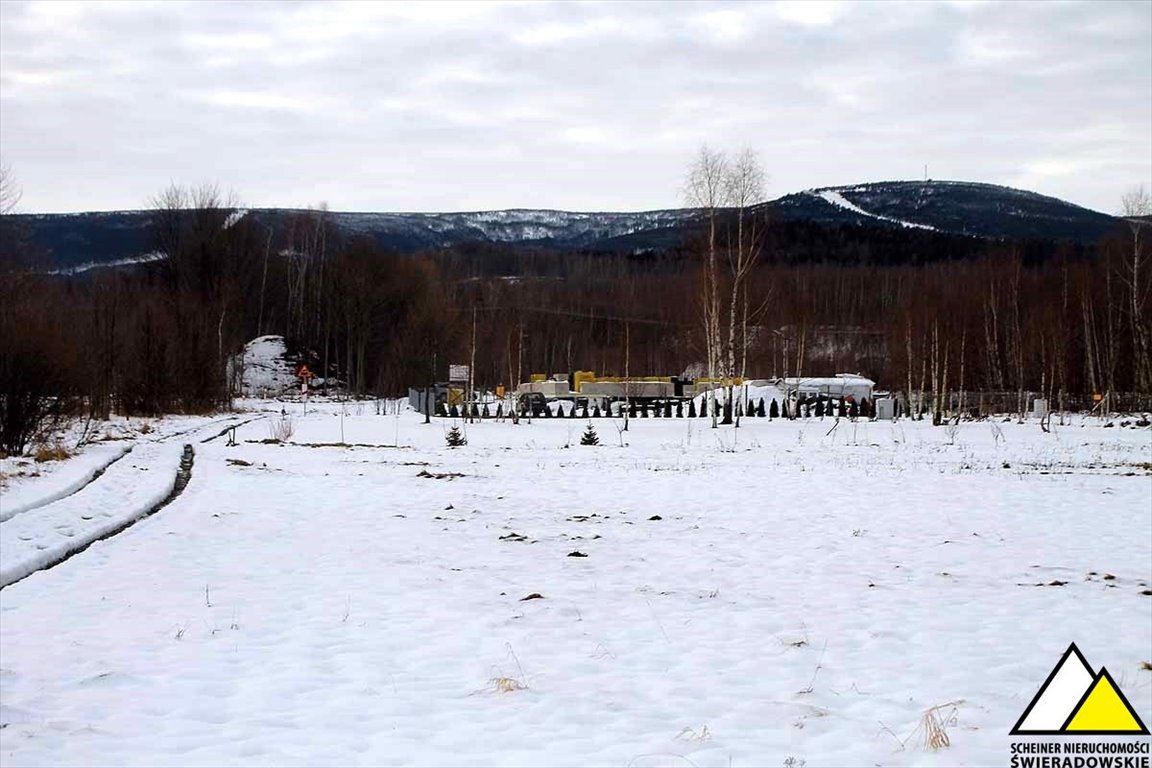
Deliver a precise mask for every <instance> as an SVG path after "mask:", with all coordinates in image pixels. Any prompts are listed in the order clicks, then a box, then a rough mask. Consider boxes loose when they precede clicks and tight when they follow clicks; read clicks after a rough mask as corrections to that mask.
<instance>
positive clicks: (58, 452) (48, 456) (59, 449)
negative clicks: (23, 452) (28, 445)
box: [32, 441, 72, 464]
mask: <svg viewBox="0 0 1152 768" xmlns="http://www.w3.org/2000/svg"><path fill="white" fill-rule="evenodd" d="M71 457H72V453H71V452H70V451H69V450H68V449H67V448H65V447H64V445H63V444H62V443H60V442H59V441H57V442H55V443H53V444H52V445H48V444H47V443H45V444H42V445H38V446H36V448H35V450H34V451H33V453H32V458H33V459H34V460H35V461H36V463H37V464H43V463H44V462H46V461H63V460H64V459H68V458H71Z"/></svg>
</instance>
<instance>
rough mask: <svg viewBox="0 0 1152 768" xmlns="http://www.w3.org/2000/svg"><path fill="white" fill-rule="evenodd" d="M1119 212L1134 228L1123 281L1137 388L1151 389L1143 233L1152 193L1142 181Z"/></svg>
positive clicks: (1150, 224)
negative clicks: (1126, 297)
mask: <svg viewBox="0 0 1152 768" xmlns="http://www.w3.org/2000/svg"><path fill="white" fill-rule="evenodd" d="M1120 215H1121V216H1122V217H1124V219H1125V220H1126V221H1127V222H1128V226H1129V228H1130V229H1131V230H1132V260H1131V261H1129V262H1127V263H1126V264H1125V272H1124V275H1123V278H1124V282H1125V283H1127V285H1128V313H1129V315H1130V318H1129V319H1130V322H1131V324H1132V354H1133V361H1132V363H1133V368H1134V369H1135V371H1134V372H1135V374H1136V376H1135V378H1136V388H1137V389H1138V390H1140V391H1141V392H1148V391H1150V390H1152V349H1150V348H1149V347H1150V345H1152V340H1150V339H1149V336H1150V335H1152V330H1150V329H1149V328H1148V323H1147V321H1146V320H1145V318H1144V306H1145V305H1146V304H1147V302H1148V295H1149V293H1150V292H1152V281H1150V280H1149V279H1148V276H1147V273H1146V271H1145V270H1144V261H1145V259H1146V257H1147V254H1146V253H1145V252H1144V251H1145V250H1146V249H1145V248H1144V243H1143V242H1142V240H1143V237H1142V236H1143V235H1144V234H1145V230H1148V229H1149V228H1152V220H1150V219H1149V217H1152V197H1149V195H1148V192H1147V190H1145V189H1144V186H1143V185H1141V186H1139V187H1137V188H1135V189H1132V190H1129V191H1128V192H1127V193H1125V194H1124V196H1123V198H1121V203H1120Z"/></svg>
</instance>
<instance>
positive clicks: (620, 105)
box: [0, 0, 1152, 212]
mask: <svg viewBox="0 0 1152 768" xmlns="http://www.w3.org/2000/svg"><path fill="white" fill-rule="evenodd" d="M704 143H707V144H709V145H712V146H714V147H718V148H725V149H730V150H738V149H740V148H742V147H745V146H747V147H751V148H752V149H754V150H756V151H758V152H759V153H760V155H761V156H762V158H763V161H764V165H765V167H766V169H767V171H768V174H769V176H770V182H769V189H768V193H769V196H770V197H778V196H780V195H783V194H787V193H790V192H795V191H798V190H801V189H806V188H812V187H818V186H828V185H837V184H852V183H857V182H863V181H879V180H886V179H918V178H921V177H922V176H923V174H924V165H925V164H927V165H928V175H929V176H930V177H931V178H937V179H964V180H973V181H987V182H992V183H997V184H1005V185H1009V186H1014V187H1020V188H1024V189H1030V190H1034V191H1037V192H1041V193H1044V194H1048V195H1053V196H1056V197H1060V198H1064V199H1066V200H1070V201H1072V202H1075V203H1078V204H1080V205H1084V206H1087V207H1090V208H1095V209H1097V210H1103V211H1108V212H1114V211H1115V210H1116V209H1117V206H1118V203H1119V198H1120V195H1121V194H1122V193H1123V192H1124V191H1125V190H1126V189H1128V188H1131V187H1133V186H1135V185H1138V184H1141V183H1143V184H1145V185H1146V186H1148V185H1152V2H1150V1H1149V0H1136V1H1135V2H1119V1H1112V2H1109V1H1107V0H1104V1H1101V0H1095V1H1093V2H1084V3H1076V2H1072V3H1061V4H1056V3H1050V2H1045V3H1027V2H1007V3H1003V4H997V3H978V4H967V3H941V4H932V3H927V2H914V3H910V4H906V5H905V4H898V3H895V2H883V3H879V4H875V5H870V4H864V3H823V2H798V3H793V2H781V3H775V4H753V3H744V2H741V3H733V4H723V3H716V2H709V3H700V4H695V3H686V2H685V3H668V4H658V3H653V2H644V3H638V4H625V3H619V2H612V3H608V4H578V3H570V2H566V3H559V4H542V3H541V4H536V3H527V4H524V3H511V4H481V3H475V2H466V3H459V4H457V3H430V2H422V3H411V4H402V5H373V4H368V3H362V2H355V3H349V4H340V3H308V2H291V3H273V2H246V3H218V4H212V3H207V2H202V1H201V0H198V1H197V2H193V3H189V4H186V5H182V4H178V3H174V2H161V3H156V4H148V3H143V2H130V3H127V4H122V5H121V4H106V5H105V4H99V3H94V2H81V3H75V4H73V3H64V2H47V3H16V2H3V3H0V155H2V157H3V162H4V163H5V164H6V165H8V166H10V167H11V169H12V171H13V172H14V174H15V175H16V177H17V178H18V179H19V182H20V184H21V186H22V187H23V190H24V196H23V200H22V203H21V206H20V209H21V210H22V211H25V212H41V211H77V210H111V209H121V208H140V207H145V206H146V205H147V202H148V200H149V198H150V197H151V196H153V195H154V194H156V193H157V192H159V191H160V190H161V189H162V188H163V187H165V186H166V185H167V184H168V183H169V182H171V181H175V182H179V183H184V184H198V183H202V182H216V183H218V184H219V185H220V187H221V188H223V189H226V190H233V191H235V193H236V194H237V196H238V197H239V199H240V200H242V201H243V202H244V203H245V204H247V205H250V206H254V207H256V206H259V207H277V206H284V207H287V206H303V205H309V204H316V203H319V202H322V201H323V202H326V203H327V204H328V205H329V207H330V208H332V209H334V210H392V211H395V210H408V211H420V210H428V211H447V210H477V209H494V208H511V207H522V208H560V209H568V210H640V209H654V208H666V207H677V206H679V205H680V204H681V194H680V189H681V186H682V178H683V176H684V171H685V168H686V167H687V165H688V164H689V162H690V160H691V158H692V156H693V155H694V154H695V152H696V151H697V149H698V148H699V147H700V145H701V144H704Z"/></svg>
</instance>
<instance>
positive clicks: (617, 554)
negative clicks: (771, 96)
mask: <svg viewBox="0 0 1152 768" xmlns="http://www.w3.org/2000/svg"><path fill="white" fill-rule="evenodd" d="M389 405H390V406H391V404H389ZM245 407H246V408H248V409H249V410H251V411H253V412H252V413H247V414H239V415H237V416H236V417H235V418H234V419H233V420H232V421H229V420H223V421H221V420H219V419H218V420H209V419H201V420H195V419H192V420H184V421H182V422H179V428H178V429H177V428H176V427H174V426H167V420H166V421H165V422H162V423H161V424H160V425H158V433H162V434H164V435H165V436H172V438H171V439H164V440H163V441H161V440H160V439H155V438H156V435H155V434H153V435H150V436H139V437H138V438H137V439H136V440H134V441H133V443H132V444H133V445H134V448H133V451H132V452H131V453H129V454H127V455H126V456H125V457H124V458H122V459H121V460H120V461H118V462H116V463H115V464H113V465H112V467H111V468H110V469H109V470H108V471H107V472H105V474H104V475H102V476H101V477H99V478H97V479H96V480H95V481H93V482H91V483H90V484H89V485H88V486H87V487H85V488H84V489H82V490H80V491H78V492H76V493H75V494H73V495H71V496H67V497H66V498H62V499H60V500H59V501H55V502H50V503H46V504H44V505H42V506H39V507H36V508H29V509H26V510H25V511H23V512H21V513H20V514H18V515H14V516H12V517H11V519H9V520H6V521H4V522H3V523H2V524H0V535H3V536H4V538H3V543H4V546H3V548H2V549H0V566H3V567H9V566H10V565H11V564H12V563H14V562H16V561H17V560H18V559H19V558H21V557H23V555H22V553H23V552H25V551H26V549H25V548H24V547H23V545H20V544H15V543H12V544H11V546H10V542H9V538H8V537H9V534H8V530H9V528H8V527H9V526H16V525H20V526H29V525H33V524H34V521H40V522H39V525H40V526H41V530H39V531H38V533H37V535H40V536H43V537H48V538H51V537H53V536H57V537H59V536H62V535H64V534H63V533H62V531H63V530H64V528H69V529H70V530H71V531H72V533H73V535H75V536H82V535H84V531H85V529H84V528H83V525H84V521H83V518H84V513H85V512H86V510H85V509H84V505H83V504H81V503H79V500H80V499H81V498H83V497H85V495H86V494H87V495H89V496H90V497H91V498H98V499H100V500H101V501H100V509H109V510H113V511H114V512H115V513H117V514H130V513H132V512H133V510H134V507H135V505H137V504H138V503H140V504H143V503H145V502H146V501H147V500H148V499H146V498H144V497H146V496H149V494H150V493H151V491H150V490H149V489H150V488H152V486H153V484H155V482H156V481H154V480H153V479H152V477H151V475H152V474H153V473H157V479H159V473H164V472H168V471H169V470H170V462H171V460H172V459H171V451H170V449H172V450H175V449H176V448H178V447H179V446H180V445H181V444H183V443H184V442H188V443H192V444H194V446H195V449H196V461H195V467H194V470H193V472H192V478H191V482H190V483H189V484H188V486H187V488H186V489H185V490H184V492H183V493H182V494H181V495H180V496H179V497H178V498H176V499H175V500H174V501H173V502H172V503H171V504H169V505H168V506H167V507H165V508H164V509H163V510H161V511H160V512H159V513H157V514H155V515H153V516H151V517H148V518H147V519H144V520H141V521H139V522H137V523H136V524H135V525H133V526H131V527H129V528H127V529H126V530H124V531H123V532H121V533H118V534H117V535H115V536H112V537H110V538H107V539H104V540H102V541H97V542H96V543H94V544H92V545H91V546H90V547H88V549H86V550H85V551H83V552H82V553H81V554H79V555H76V556H74V557H71V558H70V559H68V560H65V561H64V562H62V563H60V564H58V565H55V566H53V567H49V568H47V569H46V570H41V571H38V572H35V573H32V574H31V575H30V576H27V577H26V578H24V579H23V580H21V581H19V582H17V583H14V584H11V585H10V586H7V587H5V588H4V589H3V590H2V591H0V647H2V649H3V653H2V657H0V698H2V704H0V759H2V761H3V763H4V764H5V765H65V764H67V765H81V764H82V765H129V764H147V765H172V766H175V765H216V764H227V765H268V764H275V765H318V764H323V765H337V764H339V765H420V766H423V765H428V766H430V765H543V766H550V765H556V766H559V765H621V766H624V765H630V766H657V765H675V766H689V765H694V766H730V765H731V766H743V765H777V766H778V765H794V766H795V765H803V764H806V765H808V766H821V765H839V766H857V765H868V766H872V765H886V766H889V765H896V766H901V765H935V766H945V765H947V766H954V765H993V764H996V765H998V764H1003V763H1005V762H1006V761H1007V753H1006V744H1007V742H1008V740H1009V736H1008V732H1009V730H1010V729H1011V728H1012V726H1013V724H1014V723H1016V722H1017V721H1018V719H1019V718H1020V717H1021V715H1022V713H1023V712H1024V710H1025V708H1026V707H1027V706H1028V704H1029V702H1030V701H1031V700H1032V698H1033V696H1034V695H1035V694H1036V691H1037V689H1038V687H1039V686H1040V684H1041V683H1042V682H1043V681H1044V679H1045V677H1046V676H1047V675H1048V674H1049V672H1050V671H1051V669H1052V666H1053V664H1054V663H1055V661H1056V660H1057V659H1059V658H1060V654H1061V653H1062V652H1063V651H1064V649H1066V648H1067V647H1068V646H1069V643H1070V642H1075V643H1076V644H1077V645H1078V647H1079V648H1081V649H1083V651H1084V653H1085V654H1086V655H1087V656H1088V658H1090V659H1092V661H1093V663H1094V664H1096V665H1097V666H1100V665H1106V666H1107V668H1108V669H1109V671H1110V672H1111V673H1112V675H1113V677H1114V679H1115V681H1116V684H1117V685H1118V686H1119V688H1120V689H1122V690H1123V692H1124V694H1125V695H1126V697H1127V698H1128V700H1129V701H1130V702H1131V703H1132V705H1133V707H1134V708H1135V711H1136V712H1137V714H1138V715H1139V716H1140V717H1141V718H1142V719H1143V720H1144V721H1145V722H1148V721H1152V717H1150V715H1152V672H1150V671H1148V669H1147V662H1149V661H1150V660H1152V586H1150V585H1152V565H1150V563H1152V558H1150V551H1152V543H1150V542H1152V519H1150V514H1149V509H1150V507H1152V479H1150V475H1149V472H1150V470H1149V468H1150V467H1152V455H1150V454H1152V450H1150V444H1149V431H1148V429H1133V428H1131V427H1128V428H1120V427H1113V428H1104V427H1103V426H1102V425H1101V424H1100V422H1099V421H1097V420H1087V419H1085V420H1081V419H1079V418H1076V419H1074V420H1073V421H1072V422H1071V424H1069V425H1066V426H1060V425H1053V427H1052V432H1051V433H1044V432H1042V431H1041V429H1040V428H1039V426H1037V424H1036V423H1028V424H1022V425H1019V424H1015V423H1000V422H995V423H993V422H979V423H965V424H961V425H960V426H959V427H958V429H955V430H949V429H944V428H933V427H931V426H930V425H929V424H927V423H925V422H896V423H877V422H867V421H858V422H851V421H848V420H845V419H841V420H839V421H837V420H834V419H832V418H826V419H824V420H819V419H810V420H802V421H794V422H790V421H781V420H769V419H760V418H748V419H746V420H745V421H744V426H742V427H741V428H740V429H739V430H732V429H722V430H712V429H709V428H708V427H707V424H708V420H706V419H700V418H697V419H687V418H683V419H676V418H672V419H655V418H650V419H644V418H639V419H633V420H631V423H630V426H629V430H628V432H620V431H618V427H621V426H622V423H621V422H620V421H619V420H615V421H614V420H610V419H597V420H593V421H592V422H591V424H592V428H593V431H594V432H595V433H596V434H597V436H598V442H599V445H582V444H581V440H582V438H583V436H584V435H585V434H586V433H587V431H588V427H589V422H588V421H587V420H585V419H567V418H566V419H543V420H534V421H533V422H532V423H527V422H522V423H521V424H519V425H513V424H511V423H507V422H503V423H498V422H491V421H490V422H487V423H484V424H475V425H469V424H463V423H460V422H456V424H457V426H459V427H460V428H461V431H462V432H463V433H465V436H466V439H467V444H466V445H463V446H460V447H455V448H450V447H448V446H447V445H446V442H445V433H446V431H447V430H448V429H449V427H450V426H452V424H453V422H451V421H449V420H439V419H437V420H434V421H433V423H431V424H429V425H424V424H422V423H421V422H422V417H420V416H419V415H418V414H414V413H412V412H401V413H399V414H394V413H393V414H389V415H386V416H380V415H375V411H374V408H373V405H372V404H371V403H360V404H357V403H347V404H343V405H341V404H336V403H320V404H315V403H314V404H313V405H311V406H310V407H309V415H308V416H307V417H302V416H301V415H300V404H298V403H290V404H287V405H286V406H285V404H282V403H279V402H267V401H265V402H261V401H248V402H247V403H245ZM282 407H287V408H288V410H289V411H290V412H291V416H290V417H289V419H287V420H285V419H282V417H281V415H280V409H281V408H282ZM254 417H255V420H253V421H248V422H247V423H243V424H240V425H239V426H238V429H237V434H236V438H237V444H236V445H232V446H230V445H229V444H228V441H227V440H226V439H223V438H220V439H210V438H211V437H212V436H213V435H217V434H219V433H220V430H221V429H222V428H223V427H225V426H227V425H228V424H229V423H233V422H236V423H239V422H241V421H243V420H245V419H253V418H254ZM189 430H190V431H189ZM177 432H180V433H182V434H179V435H177ZM273 433H275V434H276V435H278V436H279V438H280V439H281V440H282V441H281V442H275V441H273V437H272V435H273ZM206 440H207V442H205V441H206ZM89 450H92V449H89ZM95 455H96V454H93V456H95ZM107 457H108V453H107V451H101V452H100V453H99V458H98V459H94V461H98V462H103V461H105V460H106V459H107ZM71 461H77V462H87V461H89V460H88V459H87V458H86V454H85V453H82V454H81V455H80V456H79V457H77V458H75V459H72V460H71ZM5 466H8V465H5ZM84 466H87V464H84ZM83 474H84V472H83V471H80V472H67V471H65V468H64V467H60V468H58V469H56V471H54V472H53V473H51V474H49V473H45V474H44V475H43V476H41V477H15V478H12V479H11V483H10V485H9V487H8V488H6V489H5V492H4V499H5V503H6V501H7V499H8V497H9V494H17V493H18V494H20V496H19V497H20V498H26V499H31V498H33V497H40V498H48V497H49V496H51V495H52V493H53V491H52V488H53V487H55V486H57V485H60V486H61V487H63V486H64V485H66V484H67V483H70V482H73V480H74V479H75V478H76V477H78V476H82V475H83ZM169 482H170V478H169ZM92 509H96V507H95V506H93V507H92ZM16 530H17V529H16V528H12V531H13V532H16ZM21 530H23V529H21ZM15 540H16V541H23V539H22V537H21V536H20V535H16V537H15ZM41 540H43V539H41ZM24 543H25V544H27V543H28V542H24ZM31 546H32V547H35V545H34V544H32V545H31ZM1142 665H1144V666H1143V667H1142ZM1036 712H1037V716H1039V715H1040V710H1039V709H1037V710H1036ZM924 722H930V723H932V728H931V729H926V728H925V727H924V726H923V725H922V723H924ZM941 729H943V731H944V732H945V735H946V738H944V739H941V738H940V732H941ZM929 730H930V734H929ZM944 745H947V746H944Z"/></svg>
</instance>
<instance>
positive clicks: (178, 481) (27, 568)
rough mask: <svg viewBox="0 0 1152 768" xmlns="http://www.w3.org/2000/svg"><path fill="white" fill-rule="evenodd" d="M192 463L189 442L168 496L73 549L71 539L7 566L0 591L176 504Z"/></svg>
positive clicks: (1, 574)
mask: <svg viewBox="0 0 1152 768" xmlns="http://www.w3.org/2000/svg"><path fill="white" fill-rule="evenodd" d="M125 455H127V454H125ZM195 460H196V452H195V450H194V449H193V448H192V445H191V444H190V443H185V444H184V451H183V454H182V455H181V457H180V463H179V465H178V466H177V469H176V476H175V478H174V481H173V484H172V488H171V490H170V491H169V492H168V493H167V495H165V496H164V498H162V499H160V500H159V501H157V502H155V503H152V504H150V505H148V506H146V507H145V508H143V509H140V510H136V511H134V512H130V513H129V514H127V515H126V516H124V517H123V518H120V520H119V522H117V523H115V524H113V525H112V526H111V527H106V528H103V529H101V528H96V529H94V530H93V531H92V535H90V536H83V537H82V538H81V539H80V540H79V541H78V542H77V543H76V544H75V546H73V544H72V542H71V540H69V541H68V542H67V543H65V544H64V546H62V547H59V548H58V549H57V550H56V551H55V552H53V553H52V554H50V555H48V556H46V557H43V558H40V559H37V560H35V561H32V562H29V561H24V562H21V563H16V564H15V565H14V566H6V567H4V568H2V569H0V589H6V588H7V587H10V586H11V585H13V584H17V583H19V582H21V581H23V580H24V579H26V578H28V577H29V576H31V575H32V574H34V573H37V572H38V571H46V570H49V569H51V568H55V567H56V566H58V565H60V564H61V563H63V562H65V561H67V560H70V559H72V558H73V557H75V556H76V555H78V554H80V553H81V552H83V551H85V550H86V549H88V547H90V546H92V545H93V544H95V543H96V542H98V541H103V540H105V539H110V538H112V537H113V536H115V535H117V534H119V533H122V532H123V531H125V530H127V529H128V528H131V527H132V526H133V525H135V524H136V523H138V522H140V521H141V520H145V519H147V518H149V517H151V516H152V515H154V514H156V513H157V512H159V511H160V510H162V509H164V507H166V506H168V505H169V504H171V503H172V502H173V501H175V500H176V499H177V498H178V497H179V496H180V494H182V493H183V492H184V489H185V488H187V487H188V483H189V482H190V481H191V480H192V467H193V464H194V463H195Z"/></svg>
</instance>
